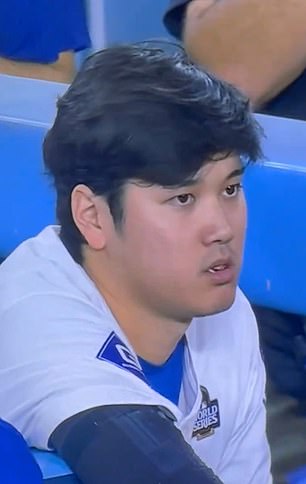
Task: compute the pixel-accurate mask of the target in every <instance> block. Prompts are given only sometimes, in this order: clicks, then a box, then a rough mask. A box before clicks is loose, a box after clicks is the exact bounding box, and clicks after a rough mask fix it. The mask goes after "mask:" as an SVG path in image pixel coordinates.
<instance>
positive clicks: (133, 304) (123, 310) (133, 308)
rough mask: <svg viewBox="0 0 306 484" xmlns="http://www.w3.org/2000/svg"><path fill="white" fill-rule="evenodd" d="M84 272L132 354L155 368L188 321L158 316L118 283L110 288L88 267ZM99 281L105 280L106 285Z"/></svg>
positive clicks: (173, 344)
mask: <svg viewBox="0 0 306 484" xmlns="http://www.w3.org/2000/svg"><path fill="white" fill-rule="evenodd" d="M85 270H86V271H87V273H88V275H89V276H90V278H91V279H92V280H93V282H94V283H95V284H96V287H97V289H98V291H99V292H100V294H101V296H102V297H103V299H104V300H105V302H106V304H107V305H108V307H109V309H110V311H111V312H112V314H113V316H114V318H115V319H116V321H117V322H118V324H119V326H120V327H121V329H122V331H123V332H124V333H125V335H126V336H127V338H128V340H129V342H130V343H131V345H132V347H133V349H134V351H135V353H136V354H137V355H138V356H140V357H141V358H142V359H144V360H146V361H148V362H149V363H152V364H155V365H161V364H163V363H164V362H165V361H167V359H168V358H169V356H170V355H171V354H172V352H173V351H174V350H175V348H176V346H177V343H178V342H179V340H180V339H181V338H182V336H183V335H184V334H185V332H186V330H187V328H188V326H189V324H190V321H188V322H178V321H175V320H171V319H170V318H166V317H162V316H161V315H160V314H157V313H154V311H153V310H150V309H148V308H146V307H144V306H143V305H141V303H140V301H139V300H138V299H137V298H136V297H133V295H132V294H130V293H127V292H126V291H125V290H124V288H123V287H122V286H123V285H122V284H115V283H113V285H112V287H110V286H111V285H110V280H109V278H107V277H103V278H97V277H95V275H94V274H93V271H91V270H90V268H89V267H86V268H85ZM103 281H107V285H106V284H104V283H103Z"/></svg>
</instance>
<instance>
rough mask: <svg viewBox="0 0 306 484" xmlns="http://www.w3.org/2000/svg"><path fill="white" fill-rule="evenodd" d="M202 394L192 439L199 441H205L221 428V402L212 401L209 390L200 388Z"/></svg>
mask: <svg viewBox="0 0 306 484" xmlns="http://www.w3.org/2000/svg"><path fill="white" fill-rule="evenodd" d="M200 388H201V392H202V403H201V406H200V410H199V411H198V415H197V419H196V421H195V424H194V426H193V432H192V438H194V437H195V438H196V439H197V440H201V439H204V438H205V437H209V436H210V435H213V434H214V433H215V429H216V428H217V427H220V411H219V402H218V400H217V399H216V398H215V399H214V400H210V396H209V393H208V390H207V388H205V387H202V386H201V387H200Z"/></svg>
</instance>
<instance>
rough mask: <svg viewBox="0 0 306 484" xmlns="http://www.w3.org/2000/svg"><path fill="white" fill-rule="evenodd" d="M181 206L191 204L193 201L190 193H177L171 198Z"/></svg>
mask: <svg viewBox="0 0 306 484" xmlns="http://www.w3.org/2000/svg"><path fill="white" fill-rule="evenodd" d="M173 200H174V201H175V202H176V203H177V204H178V205H180V206H181V207H183V206H186V205H191V204H192V203H193V202H194V196H193V195H192V194H191V193H183V194H182V195H177V196H176V197H174V199H173Z"/></svg>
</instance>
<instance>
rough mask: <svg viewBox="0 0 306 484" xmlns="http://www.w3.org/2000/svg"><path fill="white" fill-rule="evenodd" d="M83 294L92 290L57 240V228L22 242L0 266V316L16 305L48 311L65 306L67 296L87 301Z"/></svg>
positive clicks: (83, 274)
mask: <svg viewBox="0 0 306 484" xmlns="http://www.w3.org/2000/svg"><path fill="white" fill-rule="evenodd" d="M86 291H87V294H88V293H90V292H91V291H93V288H92V285H91V284H90V281H89V279H87V278H86V275H85V273H84V271H83V269H82V268H81V267H80V266H79V265H78V264H77V263H76V262H74V261H73V259H72V258H71V256H70V254H69V253H68V251H67V250H66V248H65V247H64V245H63V243H62V242H61V240H60V239H59V236H58V234H57V228H56V227H46V228H45V229H44V230H43V231H42V232H41V233H40V234H38V235H37V236H36V237H33V238H30V239H28V240H26V241H24V242H23V243H22V244H20V245H19V246H18V247H17V248H16V249H15V251H14V252H13V253H12V254H11V255H10V256H9V257H8V258H7V259H6V260H5V262H4V263H3V264H1V266H0V294H1V296H0V314H4V313H5V312H6V311H7V310H8V309H10V308H13V307H16V306H17V307H18V306H20V307H21V306H22V308H23V309H24V307H25V306H26V307H27V310H30V309H31V308H32V310H34V308H35V307H39V308H40V310H42V309H43V307H45V309H46V311H47V310H48V311H51V310H52V306H53V305H57V304H59V305H60V304H62V305H64V299H65V298H66V299H67V297H68V296H69V297H70V298H71V299H74V300H76V299H79V300H81V299H84V300H86V297H85V296H84V294H85V293H86ZM46 304H47V306H46ZM72 307H73V306H71V311H72ZM63 311H64V307H63Z"/></svg>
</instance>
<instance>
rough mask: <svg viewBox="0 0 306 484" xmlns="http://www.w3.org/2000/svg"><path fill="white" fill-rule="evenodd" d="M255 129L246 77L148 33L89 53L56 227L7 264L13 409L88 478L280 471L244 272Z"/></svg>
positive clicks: (5, 363)
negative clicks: (147, 41) (248, 168)
mask: <svg viewBox="0 0 306 484" xmlns="http://www.w3.org/2000/svg"><path fill="white" fill-rule="evenodd" d="M122 66H124V69H123V68H122ZM259 139H260V130H259V128H258V125H257V123H256V121H255V120H254V118H253V116H252V114H251V112H250V110H249V106H248V102H247V101H246V99H245V98H244V97H243V96H242V95H241V94H240V93H239V92H238V91H237V90H236V89H235V88H233V87H231V86H229V85H227V84H226V83H224V82H222V81H219V80H217V79H216V78H214V77H213V76H211V75H209V74H207V73H205V72H202V71H201V70H199V69H198V68H197V67H195V66H194V65H193V64H192V63H191V62H189V61H188V59H187V58H185V56H184V55H178V54H177V55H173V56H170V55H169V54H166V53H164V52H163V51H161V50H159V49H153V48H148V47H145V45H141V44H140V45H134V46H121V47H120V46H119V47H114V48H110V49H106V50H104V51H101V52H99V53H97V54H95V55H94V56H92V57H91V58H89V60H88V61H87V62H86V63H85V65H84V66H83V68H82V70H81V72H80V73H79V74H78V75H77V77H76V79H75V80H74V82H73V83H72V85H71V87H70V88H69V90H68V91H67V93H66V94H65V95H64V96H63V98H62V99H61V100H59V102H58V113H57V117H56V120H55V123H54V126H53V127H52V129H51V130H50V131H49V133H48V135H47V137H46V140H45V143H44V159H45V165H46V168H47V169H48V170H49V172H50V174H51V176H52V177H53V180H54V184H55V187H56V191H57V217H58V220H59V223H60V226H59V227H48V228H46V229H45V230H43V232H42V233H41V234H39V235H38V236H37V237H35V238H34V239H30V240H28V241H26V242H25V243H23V244H22V245H21V246H20V247H19V248H17V250H16V251H15V252H14V253H13V254H12V255H11V256H10V257H9V258H8V259H7V260H6V261H5V262H4V263H3V264H2V266H1V268H0V321H1V324H0V341H1V351H0V367H1V373H0V385H1V388H2V389H3V395H5V398H2V399H1V398H0V413H1V414H2V415H3V416H4V417H6V418H7V419H8V420H9V421H10V422H12V423H14V424H15V425H16V427H17V428H19V429H20V430H21V431H22V433H23V434H24V435H25V437H26V439H27V441H28V443H29V444H30V445H31V446H35V447H39V448H44V449H55V450H56V451H57V452H58V453H59V454H60V455H61V456H62V457H63V458H64V459H65V460H66V462H67V463H68V464H69V466H70V467H71V468H72V469H73V470H74V472H75V473H76V474H77V476H78V477H79V479H80V480H81V481H82V482H84V483H85V484H86V483H91V484H92V483H100V482H101V480H102V479H101V476H102V475H103V484H107V483H112V484H113V483H115V482H116V483H117V482H118V483H121V484H128V483H133V484H135V483H143V482H147V483H148V484H157V483H161V484H166V483H167V484H170V483H175V484H183V483H184V484H185V483H186V482H189V481H191V482H193V483H194V484H196V483H199V484H200V483H201V484H209V483H213V482H220V481H219V479H218V478H217V477H215V476H214V475H213V474H212V472H211V471H210V470H209V469H208V468H207V467H206V465H207V466H208V467H210V468H212V469H213V471H214V473H215V474H216V475H218V476H219V478H220V479H221V481H223V482H225V483H226V484H237V482H241V476H242V475H243V479H244V481H243V482H244V484H259V483H260V484H268V483H270V482H271V480H270V472H269V467H270V457H269V450H268V445H267V441H266V436H265V407H264V392H265V375H264V367H263V364H262V360H261V356H260V352H259V348H258V336H257V329H256V321H255V318H254V315H253V313H252V310H251V309H250V306H249V304H248V302H247V301H246V299H245V297H244V296H243V294H242V293H241V291H240V290H239V289H237V287H236V285H237V278H238V274H239V268H240V263H241V256H242V249H243V238H244V230H245V201H244V196H243V193H242V187H241V177H242V173H243V170H244V168H245V164H243V163H242V162H241V159H243V160H250V161H254V160H256V159H257V158H258V157H259V156H260V155H261V152H260V141H259ZM12 381H14V385H13V384H12V383H11V382H12Z"/></svg>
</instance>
